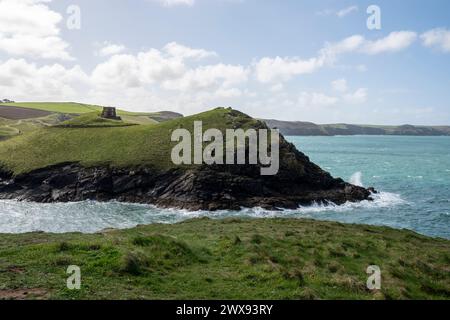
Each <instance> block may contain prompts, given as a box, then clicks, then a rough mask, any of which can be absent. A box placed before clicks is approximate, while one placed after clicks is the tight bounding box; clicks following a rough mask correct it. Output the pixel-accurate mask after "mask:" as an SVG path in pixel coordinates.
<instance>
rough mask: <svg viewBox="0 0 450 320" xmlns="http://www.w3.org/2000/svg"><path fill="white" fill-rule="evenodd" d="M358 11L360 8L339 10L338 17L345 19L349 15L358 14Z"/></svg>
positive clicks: (353, 7) (351, 7)
mask: <svg viewBox="0 0 450 320" xmlns="http://www.w3.org/2000/svg"><path fill="white" fill-rule="evenodd" d="M357 11H358V6H350V7H347V8H344V9H342V10H339V11H338V12H336V15H337V16H338V17H339V18H343V17H345V16H347V15H349V14H350V13H352V12H357Z"/></svg>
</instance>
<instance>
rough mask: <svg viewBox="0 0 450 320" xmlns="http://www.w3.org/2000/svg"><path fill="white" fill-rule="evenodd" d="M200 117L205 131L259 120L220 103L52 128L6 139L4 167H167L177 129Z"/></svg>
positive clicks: (1, 153) (0, 146)
mask: <svg viewBox="0 0 450 320" xmlns="http://www.w3.org/2000/svg"><path fill="white" fill-rule="evenodd" d="M195 120H201V121H203V124H204V130H206V129H208V128H218V129H222V130H225V129H226V128H233V127H242V128H246V127H248V126H251V125H254V124H255V123H256V120H254V119H251V118H248V117H246V116H245V115H243V114H241V113H239V112H237V111H234V110H231V109H224V108H217V109H214V110H211V111H208V112H204V113H201V114H198V115H194V116H191V117H186V118H179V119H175V120H171V121H167V122H163V123H158V124H151V125H136V126H125V127H124V126H116V127H111V126H108V127H83V128H62V127H48V128H43V129H39V130H36V131H33V132H30V133H27V134H23V135H20V136H17V137H14V138H12V139H8V140H6V141H2V142H0V167H2V168H3V169H6V170H9V171H12V172H14V173H15V174H20V173H26V172H29V171H31V170H34V169H39V168H44V167H47V166H50V165H56V164H60V163H65V162H79V163H81V164H82V165H84V166H95V165H111V166H116V167H133V166H139V165H146V166H149V167H154V168H157V169H167V168H170V167H172V166H173V163H172V161H171V158H170V155H171V150H172V148H173V146H174V145H175V144H176V143H173V142H171V141H170V140H171V135H172V132H173V130H175V129H177V128H186V129H188V130H190V131H191V132H192V131H193V124H194V121H195Z"/></svg>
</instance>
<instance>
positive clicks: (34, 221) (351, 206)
mask: <svg viewBox="0 0 450 320" xmlns="http://www.w3.org/2000/svg"><path fill="white" fill-rule="evenodd" d="M373 199H374V200H373V201H362V202H357V203H351V202H348V203H345V204H343V205H336V204H334V203H327V204H313V205H311V206H301V207H299V208H298V209H291V210H279V211H272V210H266V209H262V208H242V209H241V210H238V211H229V210H221V211H214V212H211V211H188V210H179V209H165V208H158V207H156V206H153V205H145V204H132V203H121V202H115V201H112V202H95V201H84V202H69V203H53V204H42V203H33V202H18V201H14V200H6V201H3V200H0V233H25V232H33V231H45V232H54V233H64V232H84V233H94V232H98V231H100V230H103V229H107V228H116V229H126V228H132V227H135V226H137V225H142V224H154V223H164V224H172V223H177V222H181V221H184V220H188V219H194V218H202V217H208V218H212V219H223V218H233V217H236V218H246V217H248V218H302V217H311V216H314V215H316V214H321V213H332V212H337V213H341V212H351V211H354V210H358V209H376V208H387V207H393V206H396V205H399V204H403V203H405V201H404V200H402V199H401V197H400V196H399V195H397V194H394V193H388V192H380V193H378V194H373Z"/></svg>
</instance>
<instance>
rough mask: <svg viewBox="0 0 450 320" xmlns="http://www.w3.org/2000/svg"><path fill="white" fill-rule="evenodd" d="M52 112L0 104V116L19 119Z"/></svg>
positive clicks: (43, 115) (42, 115)
mask: <svg viewBox="0 0 450 320" xmlns="http://www.w3.org/2000/svg"><path fill="white" fill-rule="evenodd" d="M50 114H52V113H51V112H48V111H44V110H36V109H30V108H20V107H11V106H0V118H5V119H11V120H20V119H32V118H41V117H46V116H48V115H50Z"/></svg>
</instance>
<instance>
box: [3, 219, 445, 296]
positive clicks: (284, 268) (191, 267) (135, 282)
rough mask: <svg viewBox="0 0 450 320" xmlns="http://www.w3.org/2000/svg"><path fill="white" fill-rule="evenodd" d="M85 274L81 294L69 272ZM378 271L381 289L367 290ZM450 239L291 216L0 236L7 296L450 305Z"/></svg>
mask: <svg viewBox="0 0 450 320" xmlns="http://www.w3.org/2000/svg"><path fill="white" fill-rule="evenodd" d="M69 265H77V266H79V267H80V268H81V279H82V284H81V290H74V291H70V290H68V289H67V288H66V279H67V277H68V275H67V274H66V269H67V267H68V266H69ZM369 265H378V266H379V267H380V268H381V273H382V282H381V290H379V291H369V290H368V289H367V288H366V281H367V278H368V275H367V274H366V269H367V267H368V266H369ZM449 265H450V241H448V240H441V239H431V238H427V237H424V236H420V235H418V234H416V233H413V232H410V231H401V230H394V229H389V228H385V227H373V226H360V225H343V224H339V223H333V222H319V221H313V220H304V219H301V220H291V219H260V220H238V219H227V220H221V221H219V220H209V219H200V220H192V221H187V222H184V223H180V224H176V225H162V224H158V225H150V226H141V227H137V228H134V229H130V230H123V231H105V232H102V233H98V234H92V235H83V234H61V235H56V234H43V233H30V234H22V235H0V271H1V272H0V283H1V284H2V285H1V287H0V298H4V299H11V298H17V297H19V298H28V299H33V298H34V299H36V298H41V299H42V298H46V299H450V277H449V276H448V275H449Z"/></svg>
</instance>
